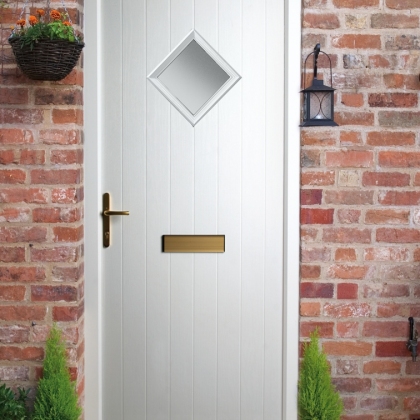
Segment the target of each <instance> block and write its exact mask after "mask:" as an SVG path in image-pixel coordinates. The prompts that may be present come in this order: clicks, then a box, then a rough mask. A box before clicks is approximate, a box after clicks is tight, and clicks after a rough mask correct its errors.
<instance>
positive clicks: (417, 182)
mask: <svg viewBox="0 0 420 420" xmlns="http://www.w3.org/2000/svg"><path fill="white" fill-rule="evenodd" d="M414 186H415V187H418V186H420V172H417V173H416V175H415V176H414Z"/></svg>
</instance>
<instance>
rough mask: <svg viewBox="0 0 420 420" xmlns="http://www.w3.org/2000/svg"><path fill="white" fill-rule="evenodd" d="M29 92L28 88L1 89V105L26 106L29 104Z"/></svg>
mask: <svg viewBox="0 0 420 420" xmlns="http://www.w3.org/2000/svg"><path fill="white" fill-rule="evenodd" d="M28 99H29V90H28V89H27V88H17V87H13V88H8V87H0V103H1V104H7V105H25V104H27V103H28Z"/></svg>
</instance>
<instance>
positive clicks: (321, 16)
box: [302, 12, 340, 29]
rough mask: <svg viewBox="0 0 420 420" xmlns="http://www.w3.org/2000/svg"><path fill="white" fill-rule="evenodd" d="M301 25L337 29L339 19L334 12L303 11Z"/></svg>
mask: <svg viewBox="0 0 420 420" xmlns="http://www.w3.org/2000/svg"><path fill="white" fill-rule="evenodd" d="M302 25H303V27H304V28H318V29H337V28H339V27H340V21H339V20H338V16H337V15H336V14H335V13H309V12H307V13H305V14H304V16H303V22H302Z"/></svg>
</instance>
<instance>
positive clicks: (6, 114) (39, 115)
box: [0, 108, 44, 125]
mask: <svg viewBox="0 0 420 420" xmlns="http://www.w3.org/2000/svg"><path fill="white" fill-rule="evenodd" d="M43 122H44V113H43V111H42V110H41V109H13V108H0V124H31V125H32V124H41V123H43Z"/></svg>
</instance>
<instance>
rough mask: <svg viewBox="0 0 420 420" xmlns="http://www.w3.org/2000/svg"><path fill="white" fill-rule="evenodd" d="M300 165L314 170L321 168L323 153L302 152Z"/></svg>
mask: <svg viewBox="0 0 420 420" xmlns="http://www.w3.org/2000/svg"><path fill="white" fill-rule="evenodd" d="M300 155H301V157H300V164H301V166H302V167H303V168H314V167H318V166H320V163H321V152H320V151H319V150H306V149H303V150H301V153H300Z"/></svg>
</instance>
